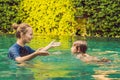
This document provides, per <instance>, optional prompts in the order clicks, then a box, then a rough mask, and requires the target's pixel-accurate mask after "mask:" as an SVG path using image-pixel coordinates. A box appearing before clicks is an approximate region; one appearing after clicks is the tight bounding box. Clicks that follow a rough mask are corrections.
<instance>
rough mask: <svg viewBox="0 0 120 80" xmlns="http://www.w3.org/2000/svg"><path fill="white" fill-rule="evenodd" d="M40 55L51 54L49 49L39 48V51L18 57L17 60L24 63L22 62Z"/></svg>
mask: <svg viewBox="0 0 120 80" xmlns="http://www.w3.org/2000/svg"><path fill="white" fill-rule="evenodd" d="M38 55H41V56H47V55H49V53H48V52H47V51H42V50H37V51H35V52H33V53H32V54H29V55H26V56H23V57H16V58H15V60H16V61H17V62H18V63H22V62H25V61H28V60H30V59H33V58H34V57H36V56H38Z"/></svg>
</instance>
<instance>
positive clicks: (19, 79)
mask: <svg viewBox="0 0 120 80" xmlns="http://www.w3.org/2000/svg"><path fill="white" fill-rule="evenodd" d="M53 39H56V40H57V41H60V42H61V43H62V45H61V46H60V47H57V48H53V49H50V50H49V52H50V55H49V56H40V57H39V56H38V57H36V58H35V59H32V60H31V61H29V62H28V65H27V66H24V67H19V66H16V64H15V62H14V61H11V60H9V59H8V58H7V52H8V48H9V47H10V46H11V45H12V44H13V43H14V42H15V37H14V35H0V80H120V44H119V43H120V39H118V38H114V39H113V38H93V37H88V38H86V40H87V43H88V47H89V48H88V50H87V53H88V54H90V55H93V56H98V57H106V58H108V59H111V60H112V63H104V64H94V63H92V64H89V63H84V62H82V61H80V60H78V59H76V58H75V56H73V55H71V52H70V48H71V46H72V42H73V41H75V40H77V39H83V38H81V37H69V36H49V37H46V36H35V37H34V39H33V40H32V41H31V43H29V44H27V45H30V46H31V47H32V48H34V49H37V48H39V47H44V46H46V45H47V44H48V43H49V42H50V41H52V40H53Z"/></svg>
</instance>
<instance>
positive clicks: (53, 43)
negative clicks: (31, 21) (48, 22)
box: [48, 40, 61, 47]
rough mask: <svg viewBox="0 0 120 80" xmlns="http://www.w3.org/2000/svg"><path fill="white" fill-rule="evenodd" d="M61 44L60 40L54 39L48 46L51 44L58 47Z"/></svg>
mask: <svg viewBox="0 0 120 80" xmlns="http://www.w3.org/2000/svg"><path fill="white" fill-rule="evenodd" d="M60 45H61V43H60V42H55V40H54V41H52V42H51V43H50V44H49V45H48V46H50V47H57V46H60Z"/></svg>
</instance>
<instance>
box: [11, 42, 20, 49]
mask: <svg viewBox="0 0 120 80" xmlns="http://www.w3.org/2000/svg"><path fill="white" fill-rule="evenodd" d="M18 48H20V46H19V45H18V44H17V43H14V44H13V45H12V46H11V47H10V48H9V50H11V49H18Z"/></svg>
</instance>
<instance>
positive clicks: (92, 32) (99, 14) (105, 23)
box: [72, 0, 120, 37]
mask: <svg viewBox="0 0 120 80" xmlns="http://www.w3.org/2000/svg"><path fill="white" fill-rule="evenodd" d="M72 1H73V3H74V5H75V8H76V10H77V12H76V15H77V16H81V17H82V18H86V19H87V23H86V24H87V28H86V30H87V34H88V35H89V36H101V37H102V36H103V37H120V36H119V35H120V1H119V0H72Z"/></svg>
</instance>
